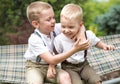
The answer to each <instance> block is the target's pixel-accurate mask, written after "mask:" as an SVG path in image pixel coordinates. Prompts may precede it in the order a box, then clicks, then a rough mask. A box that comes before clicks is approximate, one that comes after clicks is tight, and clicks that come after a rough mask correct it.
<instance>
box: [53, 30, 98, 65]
mask: <svg viewBox="0 0 120 84" xmlns="http://www.w3.org/2000/svg"><path fill="white" fill-rule="evenodd" d="M86 35H87V39H89V40H90V41H91V46H94V45H96V44H97V43H98V42H99V41H100V39H99V38H97V37H96V36H95V34H94V33H93V32H92V31H90V30H89V31H86ZM54 45H55V48H56V50H57V52H58V53H63V52H66V51H68V50H70V49H71V48H72V46H73V45H74V42H73V41H72V40H71V39H69V38H67V37H66V36H65V35H64V34H63V33H61V34H59V35H58V36H57V37H55V39H54ZM89 55H90V51H89V50H88V52H87V56H89ZM84 60H85V59H84V51H79V52H77V53H75V54H73V55H72V56H71V57H69V58H68V59H67V61H68V62H71V63H73V64H78V63H80V62H83V61H84Z"/></svg>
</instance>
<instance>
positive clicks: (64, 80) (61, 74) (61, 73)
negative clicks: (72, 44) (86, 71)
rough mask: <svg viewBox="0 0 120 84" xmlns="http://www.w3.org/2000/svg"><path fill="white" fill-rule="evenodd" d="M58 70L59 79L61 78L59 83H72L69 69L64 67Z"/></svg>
mask: <svg viewBox="0 0 120 84" xmlns="http://www.w3.org/2000/svg"><path fill="white" fill-rule="evenodd" d="M57 71H58V77H57V78H58V80H59V82H60V83H59V84H72V81H71V78H70V75H69V73H68V72H67V71H65V70H62V69H57Z"/></svg>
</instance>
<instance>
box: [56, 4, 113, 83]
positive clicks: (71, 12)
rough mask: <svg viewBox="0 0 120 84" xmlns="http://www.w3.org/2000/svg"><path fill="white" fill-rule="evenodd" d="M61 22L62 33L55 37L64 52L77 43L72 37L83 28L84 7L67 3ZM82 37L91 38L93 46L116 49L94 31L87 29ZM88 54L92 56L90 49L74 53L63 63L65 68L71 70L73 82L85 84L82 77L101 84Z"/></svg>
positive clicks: (57, 46) (84, 38)
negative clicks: (104, 41) (90, 64)
mask: <svg viewBox="0 0 120 84" xmlns="http://www.w3.org/2000/svg"><path fill="white" fill-rule="evenodd" d="M60 22H61V30H62V33H61V34H59V35H58V36H57V37H56V38H55V39H54V45H55V48H56V50H57V52H58V53H64V52H67V51H68V50H70V49H71V48H72V46H73V44H74V43H75V41H73V40H72V39H71V38H72V37H74V36H75V35H77V33H78V31H80V30H81V28H83V22H82V8H81V7H80V6H78V5H75V4H67V5H65V6H64V7H63V9H62V11H61V14H60ZM82 38H83V39H82V41H85V40H86V39H89V40H90V42H91V46H96V47H98V48H101V49H104V50H114V47H113V46H110V45H107V44H105V43H103V42H102V41H100V39H99V38H97V37H96V36H95V34H94V33H93V32H92V31H86V32H85V34H84V36H82ZM86 55H87V56H90V51H89V50H85V51H79V52H77V53H75V54H73V55H72V56H70V57H69V58H68V59H67V60H65V61H64V62H63V63H62V67H63V69H65V70H67V71H68V72H69V74H70V76H71V79H72V84H83V83H82V80H81V79H83V80H85V81H87V82H88V83H89V84H101V79H100V77H99V76H98V75H97V74H96V73H95V71H94V70H93V69H92V68H91V67H90V66H89V64H88V62H87V60H86ZM88 83H87V84H88Z"/></svg>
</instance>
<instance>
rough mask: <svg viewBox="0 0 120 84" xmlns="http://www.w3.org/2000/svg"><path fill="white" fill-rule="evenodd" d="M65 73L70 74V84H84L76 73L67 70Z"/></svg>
mask: <svg viewBox="0 0 120 84" xmlns="http://www.w3.org/2000/svg"><path fill="white" fill-rule="evenodd" d="M66 71H67V72H68V73H69V74H70V77H71V80H72V84H84V82H83V81H82V80H81V78H80V76H79V74H78V73H77V72H75V71H72V70H68V69H67V70H66Z"/></svg>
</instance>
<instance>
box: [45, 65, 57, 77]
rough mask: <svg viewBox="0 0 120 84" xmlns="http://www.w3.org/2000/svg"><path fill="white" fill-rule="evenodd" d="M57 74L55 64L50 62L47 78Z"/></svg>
mask: <svg viewBox="0 0 120 84" xmlns="http://www.w3.org/2000/svg"><path fill="white" fill-rule="evenodd" d="M55 75H56V69H55V65H51V64H50V65H49V67H48V71H47V78H55Z"/></svg>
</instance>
